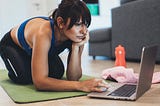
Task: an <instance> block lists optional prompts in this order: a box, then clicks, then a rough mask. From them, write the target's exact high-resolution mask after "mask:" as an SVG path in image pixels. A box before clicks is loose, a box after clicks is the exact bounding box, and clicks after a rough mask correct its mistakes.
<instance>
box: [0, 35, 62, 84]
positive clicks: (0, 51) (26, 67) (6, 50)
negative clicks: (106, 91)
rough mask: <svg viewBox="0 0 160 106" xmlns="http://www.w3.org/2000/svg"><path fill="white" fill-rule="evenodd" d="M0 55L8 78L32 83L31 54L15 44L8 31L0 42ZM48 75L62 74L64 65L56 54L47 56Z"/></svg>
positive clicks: (59, 75) (22, 82) (21, 82)
mask: <svg viewBox="0 0 160 106" xmlns="http://www.w3.org/2000/svg"><path fill="white" fill-rule="evenodd" d="M0 55H1V57H2V59H3V61H4V63H5V66H6V68H7V70H8V76H9V78H10V79H11V80H12V81H13V82H15V83H18V84H29V83H32V76H31V56H30V55H28V54H27V53H26V52H25V51H24V50H23V49H21V48H20V47H19V46H17V45H16V44H15V43H14V42H13V40H12V38H11V35H10V32H8V33H6V35H5V36H4V37H3V38H2V40H1V42H0ZM48 63H49V75H48V77H53V78H57V79H60V78H61V77H62V76H63V74H64V65H63V62H62V60H61V59H60V57H59V56H58V55H53V56H52V55H50V56H49V57H48Z"/></svg>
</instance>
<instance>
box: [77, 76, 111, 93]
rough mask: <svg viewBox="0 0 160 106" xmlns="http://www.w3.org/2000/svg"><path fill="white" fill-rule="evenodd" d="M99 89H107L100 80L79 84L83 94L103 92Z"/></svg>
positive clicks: (90, 80)
mask: <svg viewBox="0 0 160 106" xmlns="http://www.w3.org/2000/svg"><path fill="white" fill-rule="evenodd" d="M101 87H105V88H106V89H107V88H108V87H109V86H108V85H107V84H106V83H104V81H103V80H102V79H95V78H94V79H89V80H85V81H82V82H80V88H79V89H80V91H84V92H103V91H102V89H101Z"/></svg>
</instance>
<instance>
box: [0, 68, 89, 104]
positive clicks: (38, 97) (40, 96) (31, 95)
mask: <svg viewBox="0 0 160 106" xmlns="http://www.w3.org/2000/svg"><path fill="white" fill-rule="evenodd" d="M89 78H91V77H90V76H86V75H83V77H82V78H81V80H86V79H89ZM0 85H1V86H2V87H3V89H4V90H5V91H6V92H7V94H8V95H9V96H10V97H11V98H12V100H13V101H14V102H16V103H30V102H39V101H47V100H56V99H63V98H71V97H76V96H84V95H87V93H85V92H46V91H45V92H44V91H43V92H42V91H36V90H35V88H34V86H33V85H32V84H31V85H17V84H14V83H13V82H12V81H11V80H10V79H9V78H8V75H7V70H0Z"/></svg>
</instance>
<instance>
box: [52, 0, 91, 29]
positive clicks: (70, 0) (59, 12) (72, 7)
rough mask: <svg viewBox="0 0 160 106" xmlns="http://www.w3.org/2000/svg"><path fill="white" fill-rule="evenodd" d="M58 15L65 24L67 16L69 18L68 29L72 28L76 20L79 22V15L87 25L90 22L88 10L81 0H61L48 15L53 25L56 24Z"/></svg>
mask: <svg viewBox="0 0 160 106" xmlns="http://www.w3.org/2000/svg"><path fill="white" fill-rule="evenodd" d="M59 16H60V17H62V18H63V20H64V23H65V24H66V23H67V20H68V18H70V19H71V21H70V24H69V26H68V29H70V28H72V26H73V25H74V24H75V23H76V22H79V20H80V18H81V17H82V23H83V24H85V25H86V26H87V27H89V26H90V24H91V14H90V11H89V9H88V8H87V6H86V4H85V2H83V1H82V0H62V1H61V3H60V4H59V6H58V8H57V9H55V10H54V12H53V13H52V14H51V15H50V18H52V19H53V20H54V23H55V25H57V22H56V19H57V17H59Z"/></svg>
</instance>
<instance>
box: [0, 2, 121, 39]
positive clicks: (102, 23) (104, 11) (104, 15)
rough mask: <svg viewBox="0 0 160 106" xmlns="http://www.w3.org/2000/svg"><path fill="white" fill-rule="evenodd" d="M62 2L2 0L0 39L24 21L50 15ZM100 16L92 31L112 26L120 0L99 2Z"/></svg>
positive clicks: (95, 18)
mask: <svg viewBox="0 0 160 106" xmlns="http://www.w3.org/2000/svg"><path fill="white" fill-rule="evenodd" d="M60 1H61V0H0V39H1V38H2V36H3V35H4V34H5V33H6V32H7V31H9V30H10V29H11V28H12V27H13V26H15V25H17V24H19V23H21V22H22V21H23V20H24V19H26V18H29V17H32V16H37V15H47V16H48V15H49V14H50V13H51V10H54V9H55V8H56V7H57V6H58V3H60ZM99 4H100V16H92V22H91V26H90V27H89V30H91V29H97V28H102V27H109V26H111V15H110V10H111V8H113V7H116V6H119V0H99Z"/></svg>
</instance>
